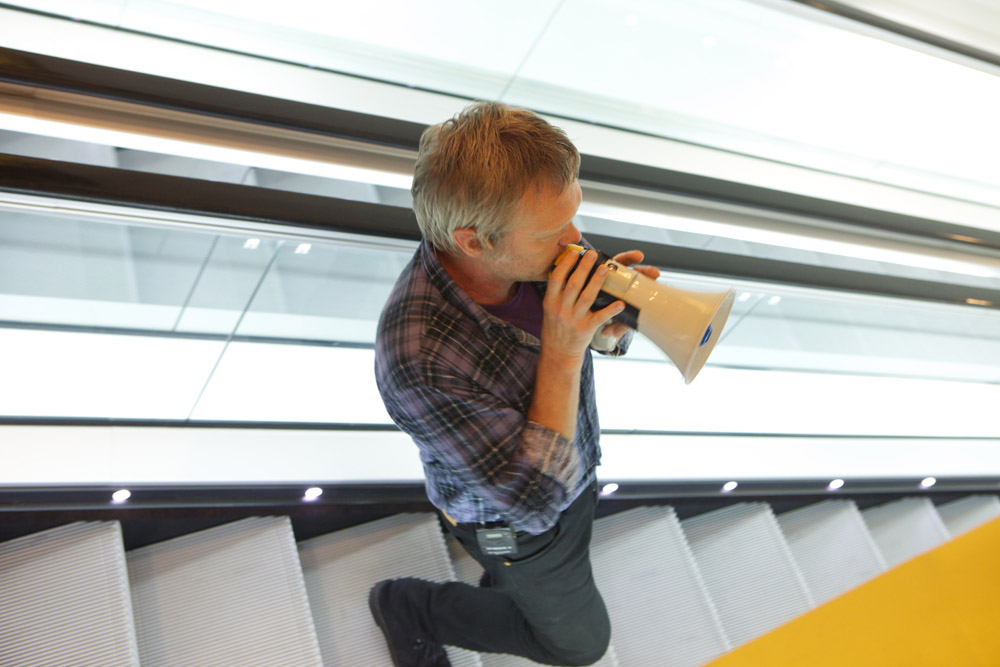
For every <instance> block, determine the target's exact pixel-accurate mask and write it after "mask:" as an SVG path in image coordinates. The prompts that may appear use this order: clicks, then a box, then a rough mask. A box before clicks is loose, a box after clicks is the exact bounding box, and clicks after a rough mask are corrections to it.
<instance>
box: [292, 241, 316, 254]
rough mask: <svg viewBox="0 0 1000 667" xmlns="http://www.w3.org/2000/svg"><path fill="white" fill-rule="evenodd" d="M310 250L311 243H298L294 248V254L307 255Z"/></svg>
mask: <svg viewBox="0 0 1000 667" xmlns="http://www.w3.org/2000/svg"><path fill="white" fill-rule="evenodd" d="M310 250H312V243H300V244H299V245H298V247H296V248H295V254H296V255H308V254H309V251H310Z"/></svg>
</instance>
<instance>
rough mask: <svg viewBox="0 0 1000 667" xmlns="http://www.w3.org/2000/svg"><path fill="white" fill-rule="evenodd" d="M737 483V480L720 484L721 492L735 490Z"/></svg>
mask: <svg viewBox="0 0 1000 667" xmlns="http://www.w3.org/2000/svg"><path fill="white" fill-rule="evenodd" d="M739 485H740V484H739V482H726V483H725V484H723V485H722V492H723V493H729V492H730V491H733V490H735V489H736V487H737V486H739Z"/></svg>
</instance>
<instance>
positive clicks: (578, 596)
mask: <svg viewBox="0 0 1000 667" xmlns="http://www.w3.org/2000/svg"><path fill="white" fill-rule="evenodd" d="M596 505H597V486H596V484H595V485H593V487H592V488H590V489H587V490H585V491H584V492H583V493H582V494H581V495H580V497H579V498H578V499H577V500H576V501H575V502H574V503H573V504H572V505H570V507H569V508H567V509H566V511H564V512H563V513H562V515H561V516H560V518H559V521H558V522H557V523H556V525H555V526H553V527H552V528H551V529H550V530H548V531H546V532H545V533H542V534H541V535H530V534H528V533H521V532H519V533H517V543H518V553H517V555H516V556H508V557H504V556H487V555H485V554H483V553H482V552H481V551H480V549H479V545H478V543H477V542H476V526H475V525H474V524H461V523H460V524H458V525H457V526H453V525H451V523H450V522H446V524H445V525H446V526H447V528H448V529H449V530H450V531H451V533H452V534H453V535H454V536H455V537H456V538H457V539H458V540H459V542H461V543H462V546H464V547H465V549H466V551H468V552H469V554H470V555H471V556H472V557H473V558H475V559H476V560H477V561H479V563H480V564H481V565H482V566H483V568H484V570H485V573H484V577H483V580H482V581H481V582H480V583H481V585H480V587H478V588H477V587H475V586H469V585H467V584H462V583H456V582H451V583H445V584H429V586H428V590H427V594H428V597H427V600H426V606H423V605H420V608H421V609H423V610H426V614H427V616H426V617H425V621H426V626H425V627H426V628H427V629H428V630H429V632H430V634H431V635H432V636H433V637H434V638H435V639H437V640H438V641H439V642H441V643H442V644H449V645H452V646H459V647H462V648H467V649H471V650H473V651H484V652H492V653H511V654H514V655H519V656H523V657H526V658H530V659H531V660H534V661H535V662H539V663H543V664H549V665H590V664H593V663H594V662H597V661H598V660H600V659H601V656H603V655H604V652H605V651H606V650H607V647H608V642H609V640H610V638H611V624H610V621H609V620H608V612H607V610H606V609H605V607H604V600H602V599H601V594H600V593H599V592H598V590H597V587H596V586H595V585H594V577H593V573H592V571H591V567H590V535H591V529H592V527H593V523H594V509H595V507H596Z"/></svg>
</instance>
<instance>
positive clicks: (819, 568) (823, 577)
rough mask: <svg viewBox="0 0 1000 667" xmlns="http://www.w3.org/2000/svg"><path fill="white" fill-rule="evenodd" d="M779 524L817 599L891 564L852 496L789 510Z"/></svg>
mask: <svg viewBox="0 0 1000 667" xmlns="http://www.w3.org/2000/svg"><path fill="white" fill-rule="evenodd" d="M778 524H779V525H780V526H781V531H782V532H783V533H784V535H785V539H786V540H787V541H788V548H789V549H790V550H791V552H792V556H793V557H794V558H795V562H796V563H797V564H798V566H799V570H800V571H801V572H802V576H803V577H804V578H805V580H806V584H807V585H808V586H809V591H810V592H811V593H812V596H813V600H814V601H815V602H816V604H823V603H824V602H829V601H830V600H832V599H833V598H835V597H837V596H839V595H842V594H844V593H846V592H847V591H849V590H851V589H852V588H856V587H857V586H860V585H861V584H863V583H865V582H866V581H868V580H870V579H873V578H875V577H877V576H878V575H880V574H881V573H883V572H885V571H886V569H888V568H887V567H886V564H885V561H884V560H883V559H882V554H881V553H880V552H879V550H878V547H877V546H875V541H874V540H873V538H872V536H871V533H870V532H868V526H866V525H865V522H864V519H863V518H862V517H861V512H860V510H858V506H857V504H855V503H854V502H853V501H850V500H828V501H825V502H821V503H817V504H815V505H809V506H808V507H803V508H800V509H797V510H793V511H791V512H785V513H784V514H781V515H779V516H778Z"/></svg>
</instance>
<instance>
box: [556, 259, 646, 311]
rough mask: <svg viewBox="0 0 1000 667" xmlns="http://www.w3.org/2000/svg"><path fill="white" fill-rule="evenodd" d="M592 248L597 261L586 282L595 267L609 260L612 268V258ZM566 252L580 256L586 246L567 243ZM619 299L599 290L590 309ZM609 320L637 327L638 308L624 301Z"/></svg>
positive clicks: (595, 308)
mask: <svg viewBox="0 0 1000 667" xmlns="http://www.w3.org/2000/svg"><path fill="white" fill-rule="evenodd" d="M593 250H594V252H596V253H597V261H596V262H594V266H592V267H591V269H590V273H589V274H588V275H587V282H588V283H589V282H590V280H591V279H592V278H593V277H594V273H595V272H596V271H597V267H599V266H600V265H602V264H607V263H608V262H611V263H612V268H614V260H613V259H612V258H611V257H608V256H607V255H605V254H604V253H603V252H601V251H600V250H598V249H597V248H593ZM566 252H576V253H578V254H579V256H580V257H583V255H584V254H585V253H586V252H587V248H584V247H583V246H577V245H569V246H566V250H564V251H563V253H564V254H565V253H566ZM561 258H562V255H560V256H559V259H561ZM559 259H557V260H556V261H557V262H558V261H559ZM578 261H579V260H578ZM619 300H622V301H624V300H623V299H619V297H616V296H614V295H612V294H609V293H608V292H605V291H604V290H601V291H600V292H599V293H598V294H597V298H596V299H594V303H593V305H592V306H591V307H590V310H591V311H598V310H601V309H602V308H606V307H608V306H610V305H611V304H613V303H614V302H615V301H619ZM611 321H612V322H619V323H621V324H624V325H625V326H627V327H629V328H630V329H638V328H639V309H638V308H636V307H635V306H633V305H632V304H630V303H628V302H627V301H626V302H625V310H623V311H622V312H621V313H619V314H618V315H615V316H614V317H613V318H612V319H611Z"/></svg>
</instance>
